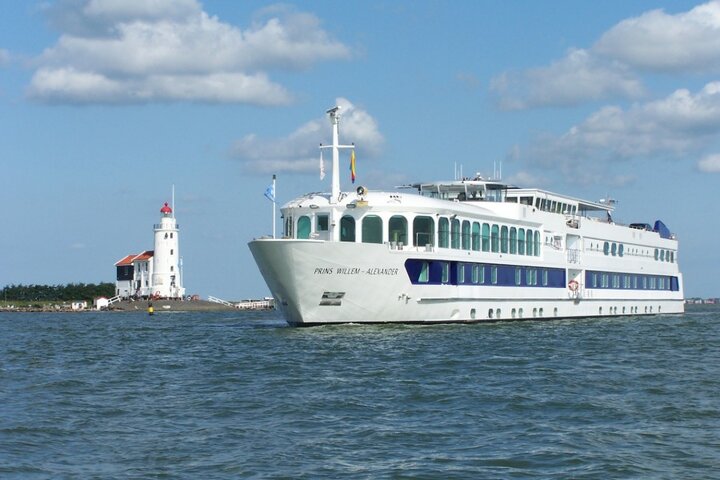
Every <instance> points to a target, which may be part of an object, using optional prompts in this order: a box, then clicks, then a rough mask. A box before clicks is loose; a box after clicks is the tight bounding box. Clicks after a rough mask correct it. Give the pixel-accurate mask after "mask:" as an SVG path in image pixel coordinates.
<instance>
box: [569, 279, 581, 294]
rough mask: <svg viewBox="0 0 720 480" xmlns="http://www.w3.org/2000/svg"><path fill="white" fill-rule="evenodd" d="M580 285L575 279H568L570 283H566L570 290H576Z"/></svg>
mask: <svg viewBox="0 0 720 480" xmlns="http://www.w3.org/2000/svg"><path fill="white" fill-rule="evenodd" d="M579 287H580V284H579V283H578V282H577V281H576V280H570V283H568V288H569V289H570V291H572V292H577V289H578V288H579Z"/></svg>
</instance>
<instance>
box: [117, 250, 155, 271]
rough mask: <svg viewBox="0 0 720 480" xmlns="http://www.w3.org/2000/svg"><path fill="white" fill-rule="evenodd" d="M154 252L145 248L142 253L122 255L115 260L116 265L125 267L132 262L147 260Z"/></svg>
mask: <svg viewBox="0 0 720 480" xmlns="http://www.w3.org/2000/svg"><path fill="white" fill-rule="evenodd" d="M154 253H155V252H154V251H153V250H145V251H144V252H142V253H131V254H130V255H127V256H125V257H123V258H122V259H120V260H118V261H117V262H115V266H116V267H125V266H129V265H132V264H133V262H137V261H147V260H150V259H151V258H152V257H153V254H154Z"/></svg>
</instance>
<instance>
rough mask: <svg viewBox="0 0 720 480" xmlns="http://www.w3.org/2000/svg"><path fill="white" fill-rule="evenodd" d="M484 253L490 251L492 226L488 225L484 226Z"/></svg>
mask: <svg viewBox="0 0 720 480" xmlns="http://www.w3.org/2000/svg"><path fill="white" fill-rule="evenodd" d="M482 251H483V252H489V251H490V225H489V224H487V223H483V226H482Z"/></svg>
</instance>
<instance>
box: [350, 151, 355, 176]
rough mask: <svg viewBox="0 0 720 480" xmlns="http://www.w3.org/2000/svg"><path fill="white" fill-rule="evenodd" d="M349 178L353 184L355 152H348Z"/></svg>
mask: <svg viewBox="0 0 720 480" xmlns="http://www.w3.org/2000/svg"><path fill="white" fill-rule="evenodd" d="M350 178H351V179H352V183H355V150H353V151H352V152H350Z"/></svg>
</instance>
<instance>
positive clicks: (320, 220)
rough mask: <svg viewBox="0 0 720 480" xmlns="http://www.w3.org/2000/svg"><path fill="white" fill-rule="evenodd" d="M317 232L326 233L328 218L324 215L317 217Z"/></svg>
mask: <svg viewBox="0 0 720 480" xmlns="http://www.w3.org/2000/svg"><path fill="white" fill-rule="evenodd" d="M317 231H318V232H327V231H328V216H327V215H326V214H322V215H318V216H317Z"/></svg>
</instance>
